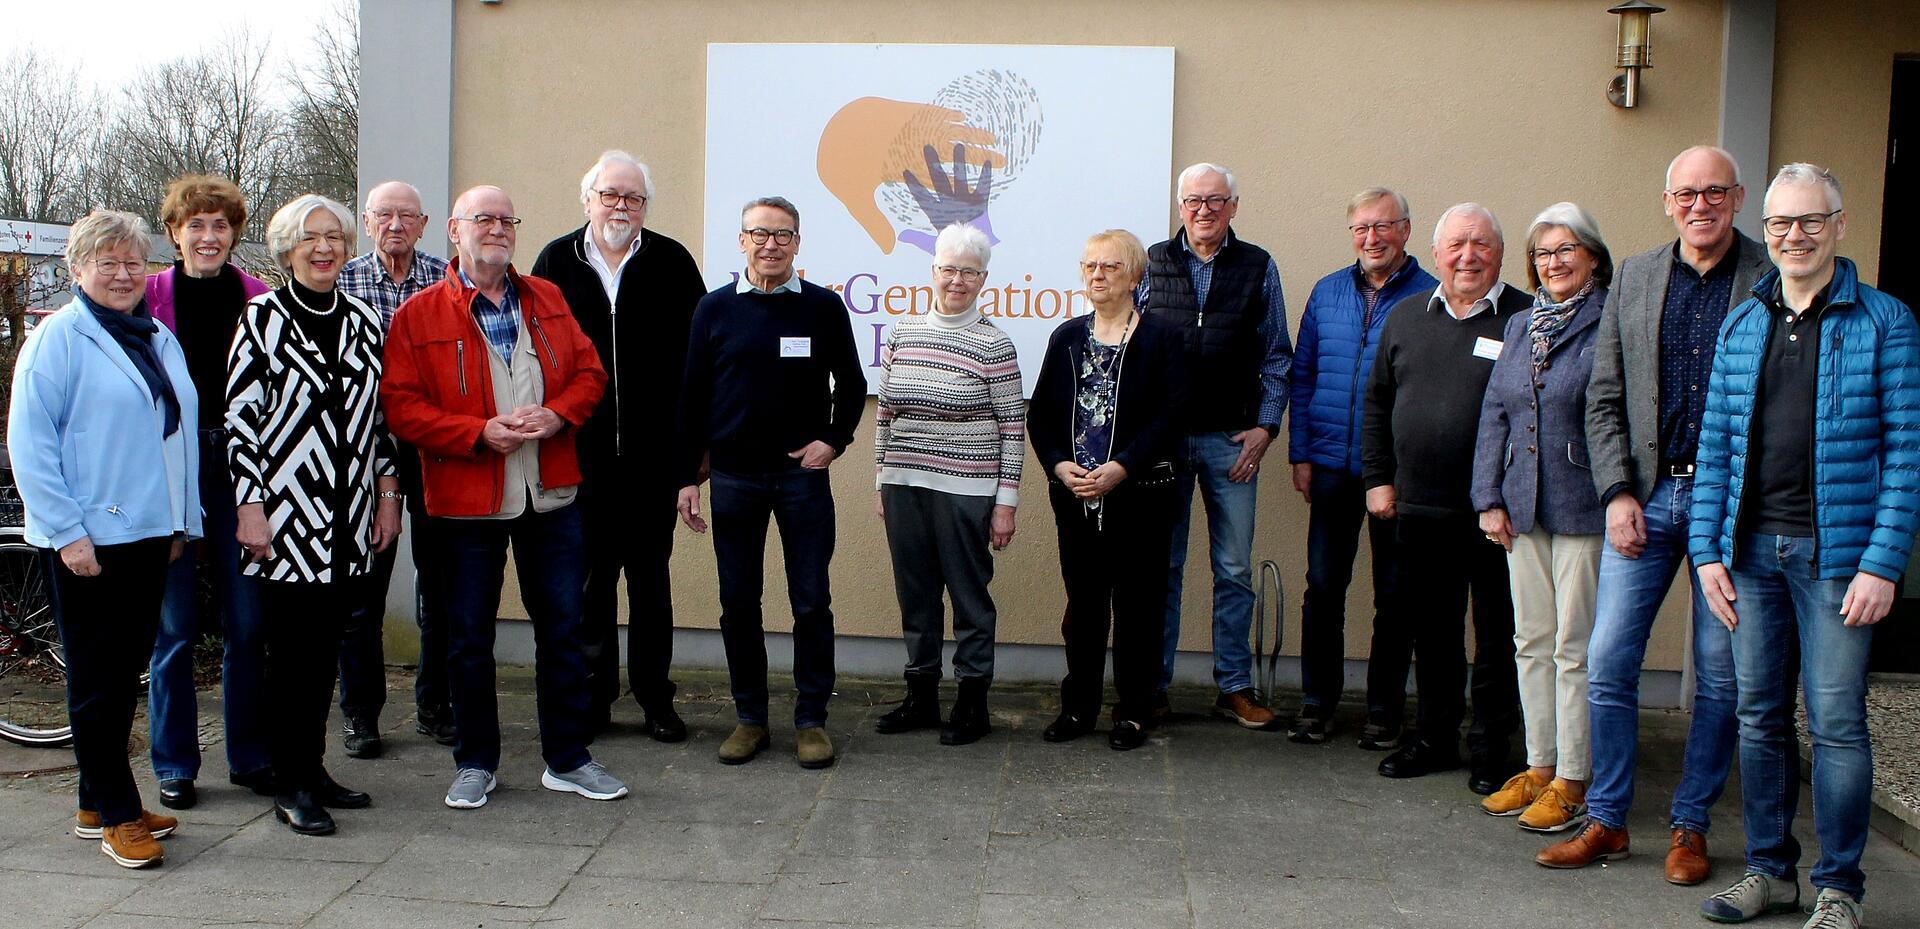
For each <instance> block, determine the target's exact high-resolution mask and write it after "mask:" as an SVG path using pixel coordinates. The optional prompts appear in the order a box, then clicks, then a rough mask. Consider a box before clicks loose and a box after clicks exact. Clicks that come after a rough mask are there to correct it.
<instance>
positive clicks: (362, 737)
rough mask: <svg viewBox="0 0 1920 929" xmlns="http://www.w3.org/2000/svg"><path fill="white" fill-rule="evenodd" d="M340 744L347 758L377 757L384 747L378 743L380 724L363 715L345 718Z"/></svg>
mask: <svg viewBox="0 0 1920 929" xmlns="http://www.w3.org/2000/svg"><path fill="white" fill-rule="evenodd" d="M340 744H341V747H342V748H344V749H346V752H347V757H348V758H378V757H380V750H381V749H382V748H384V747H385V746H383V745H381V744H380V724H379V723H378V722H376V721H374V720H372V719H369V718H367V717H365V716H362V717H360V718H358V719H349V720H347V726H346V729H345V730H343V732H342V737H341V740H340Z"/></svg>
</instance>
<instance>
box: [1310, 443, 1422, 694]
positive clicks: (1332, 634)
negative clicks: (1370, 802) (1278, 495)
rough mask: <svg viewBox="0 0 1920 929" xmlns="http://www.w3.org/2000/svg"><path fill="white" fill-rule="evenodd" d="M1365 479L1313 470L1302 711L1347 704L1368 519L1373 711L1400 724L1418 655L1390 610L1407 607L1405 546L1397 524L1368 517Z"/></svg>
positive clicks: (1369, 681)
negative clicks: (1401, 581)
mask: <svg viewBox="0 0 1920 929" xmlns="http://www.w3.org/2000/svg"><path fill="white" fill-rule="evenodd" d="M1361 484H1362V482H1361V479H1360V475H1358V474H1347V473H1345V472H1343V471H1338V470H1335V469H1333V468H1322V467H1319V466H1315V467H1314V469H1313V482H1312V485H1311V489H1312V493H1313V504H1312V508H1311V509H1310V510H1309V511H1308V514H1309V515H1308V516H1307V592H1306V595H1305V596H1304V597H1303V598H1302V601H1301V605H1300V677H1301V685H1302V689H1303V690H1304V691H1305V699H1304V700H1303V704H1304V705H1303V707H1302V709H1301V712H1303V713H1308V714H1309V715H1315V716H1318V717H1319V718H1322V719H1325V718H1329V717H1331V716H1332V715H1333V709H1334V707H1336V706H1338V705H1339V704H1340V691H1341V689H1342V686H1343V685H1344V684H1345V683H1346V659H1347V635H1346V632H1347V585H1348V584H1350V583H1352V582H1353V559H1354V556H1355V555H1357V554H1359V552H1360V527H1361V526H1362V525H1364V526H1366V529H1367V541H1368V543H1369V544H1370V546H1371V547H1372V549H1373V628H1374V634H1373V652H1372V656H1371V659H1370V660H1369V661H1368V663H1367V672H1368V673H1367V717H1368V719H1369V720H1370V721H1372V722H1376V723H1398V722H1399V721H1400V716H1401V712H1402V709H1403V708H1404V707H1405V705H1406V702H1407V664H1408V661H1409V660H1410V658H1411V657H1412V656H1411V653H1410V651H1409V645H1410V643H1408V642H1407V640H1406V638H1405V636H1404V635H1400V634H1398V628H1397V624H1396V623H1394V621H1393V617H1392V616H1391V615H1390V614H1391V613H1392V612H1393V611H1394V610H1395V609H1396V608H1397V607H1398V606H1399V603H1398V601H1397V600H1396V596H1395V594H1394V586H1393V585H1394V578H1395V576H1396V572H1397V571H1398V562H1399V558H1398V556H1397V548H1398V546H1397V544H1396V542H1395V539H1394V525H1393V523H1392V522H1391V521H1390V520H1382V519H1375V518H1374V517H1372V516H1369V515H1367V503H1366V488H1365V487H1363V486H1361ZM1383 645H1384V646H1386V647H1385V648H1382V646H1383ZM1383 652H1384V653H1385V654H1383ZM1396 667H1397V669H1398V671H1397V676H1396V672H1395V668H1396ZM1376 672H1378V673H1376Z"/></svg>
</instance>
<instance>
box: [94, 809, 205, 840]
mask: <svg viewBox="0 0 1920 929" xmlns="http://www.w3.org/2000/svg"><path fill="white" fill-rule="evenodd" d="M140 822H141V823H143V824H145V825H146V827H147V831H148V832H149V833H152V835H153V837H154V838H156V839H164V838H166V837H167V836H170V835H172V834H173V830H175V829H178V828H180V821H179V820H177V819H174V818H173V817H171V816H162V815H160V814H158V813H149V812H147V811H146V810H141V811H140ZM103 831H105V827H103V826H101V825H100V814H99V813H96V812H94V811H92V810H77V811H75V812H74V814H73V837H74V838H76V839H89V840H94V841H97V840H99V838H100V834H101V833H102V832H103Z"/></svg>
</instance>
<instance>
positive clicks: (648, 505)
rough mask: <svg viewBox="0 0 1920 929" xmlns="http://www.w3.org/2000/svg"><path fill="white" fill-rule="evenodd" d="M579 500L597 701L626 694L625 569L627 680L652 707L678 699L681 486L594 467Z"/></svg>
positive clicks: (641, 700)
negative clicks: (623, 589) (675, 583)
mask: <svg viewBox="0 0 1920 929" xmlns="http://www.w3.org/2000/svg"><path fill="white" fill-rule="evenodd" d="M594 473H595V474H596V475H602V474H603V475H605V476H604V477H599V478H589V479H588V481H587V483H586V484H585V485H583V487H582V488H581V493H580V499H579V500H578V501H577V503H576V505H578V506H580V507H582V508H583V511H582V513H581V519H582V521H583V523H584V527H583V528H584V532H585V534H586V545H587V588H586V610H587V616H586V642H587V646H586V647H587V673H588V675H589V676H590V677H591V679H592V681H593V700H594V705H595V706H599V707H610V706H612V705H613V704H614V701H617V700H619V699H620V691H621V688H620V623H619V612H620V606H619V593H620V572H621V571H623V570H624V571H625V572H626V574H627V682H628V684H629V686H631V687H632V688H633V699H634V700H635V702H637V703H639V704H640V705H641V706H643V707H648V708H653V707H659V706H661V705H664V704H669V703H671V702H672V700H673V691H674V686H673V680H672V678H670V677H668V673H667V669H668V668H669V667H670V666H671V665H672V664H673V591H672V589H671V587H670V585H669V581H668V576H667V575H668V572H667V565H668V562H669V561H670V560H671V559H672V558H673V524H674V521H675V520H676V519H677V518H678V514H677V513H676V511H675V509H674V507H675V500H676V497H677V495H678V489H677V488H672V487H664V486H659V485H661V484H664V483H669V482H666V481H658V480H651V479H648V478H646V477H644V476H643V475H641V474H639V473H632V472H625V471H623V469H621V468H619V467H603V468H599V469H596V470H595V472H594ZM636 485H637V486H636Z"/></svg>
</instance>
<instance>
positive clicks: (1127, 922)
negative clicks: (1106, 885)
mask: <svg viewBox="0 0 1920 929" xmlns="http://www.w3.org/2000/svg"><path fill="white" fill-rule="evenodd" d="M1192 925H1193V914H1192V913H1190V912H1189V911H1188V910H1187V901H1185V900H1181V899H1168V900H1154V899H1139V898H1135V897H1125V896H1123V897H1119V898H1113V899H1104V900H1102V899H1092V898H1087V897H1032V896H1022V895H1017V894H995V893H990V894H982V895H981V897H980V923H979V926H980V929H1184V927H1190V926H1192Z"/></svg>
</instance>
